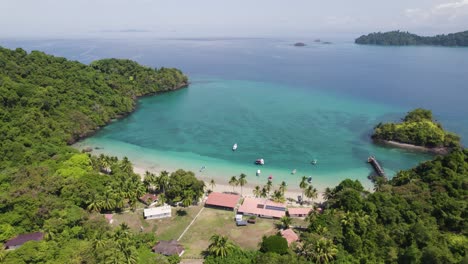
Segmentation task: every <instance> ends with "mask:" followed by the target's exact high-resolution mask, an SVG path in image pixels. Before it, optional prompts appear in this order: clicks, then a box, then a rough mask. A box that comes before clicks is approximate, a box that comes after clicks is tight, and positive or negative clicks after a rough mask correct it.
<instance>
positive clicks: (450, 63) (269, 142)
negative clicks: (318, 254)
mask: <svg viewBox="0 0 468 264" xmlns="http://www.w3.org/2000/svg"><path fill="white" fill-rule="evenodd" d="M296 41H303V42H306V43H307V46H306V47H294V46H293V45H292V44H293V43H294V42H296ZM332 42H333V43H332V44H323V43H316V42H314V41H313V40H307V39H305V40H304V39H300V40H293V39H271V38H269V39H251V38H250V39H238V38H225V39H126V40H117V39H112V40H28V41H27V40H21V41H12V40H0V45H1V46H4V47H9V48H16V47H23V48H25V49H26V50H42V51H45V52H47V53H50V54H53V55H57V56H63V57H66V58H68V59H72V60H78V61H81V62H84V63H89V62H91V61H93V60H96V59H100V58H109V57H115V58H129V59H133V60H136V61H138V62H139V63H141V64H144V65H147V66H151V67H163V66H164V67H177V68H179V69H181V70H183V71H184V72H185V73H186V74H187V75H188V76H189V77H190V80H191V85H190V87H189V88H188V89H183V90H179V91H177V92H173V93H169V94H164V95H159V96H154V97H146V98H143V99H140V101H139V107H138V110H137V111H136V112H135V113H134V114H132V115H131V116H130V117H128V118H126V119H123V120H119V121H117V122H114V123H112V124H111V125H109V126H107V127H106V128H104V129H103V130H102V131H101V132H99V133H98V134H96V135H95V136H93V137H92V138H89V139H87V140H85V141H84V142H81V143H80V144H82V146H84V145H91V146H98V147H101V148H102V149H101V150H100V151H103V152H106V153H109V154H113V155H118V156H128V157H129V158H130V159H131V160H132V161H134V162H135V163H136V164H137V165H138V166H143V167H146V168H152V169H155V170H158V169H175V168H185V169H191V170H194V171H196V172H197V174H198V175H199V176H201V177H205V178H207V177H217V178H220V179H227V178H229V177H230V176H232V175H238V174H240V173H241V172H244V173H246V174H247V175H248V180H250V182H262V181H264V180H265V179H266V177H267V176H269V175H273V177H274V179H275V181H276V180H278V181H280V180H286V181H288V182H289V183H291V184H294V185H295V182H296V181H297V180H298V178H299V177H300V176H302V175H312V176H313V177H314V179H315V180H314V181H315V182H316V185H317V186H319V187H324V186H327V185H334V184H337V183H338V182H339V181H341V180H343V179H345V178H353V179H359V180H361V181H363V182H367V179H366V177H367V176H368V175H369V173H370V172H371V168H370V167H369V166H368V165H367V164H366V163H365V160H366V159H367V156H368V155H376V156H377V158H378V159H379V160H380V161H381V162H382V164H383V166H384V168H385V170H386V171H387V172H388V174H390V175H393V174H394V173H395V172H396V171H398V170H401V169H407V168H411V167H413V166H415V165H416V164H418V163H419V162H421V161H424V160H428V159H430V158H431V156H430V155H426V154H421V153H414V152H409V151H404V150H399V149H392V148H384V147H380V146H375V145H373V144H372V143H371V141H370V140H369V134H370V133H371V131H372V128H373V127H374V126H375V125H376V124H377V123H379V122H381V121H397V120H399V118H401V117H403V116H404V115H405V113H406V112H407V111H409V110H411V109H413V108H416V107H424V108H428V109H431V110H432V111H433V113H434V115H435V116H436V118H437V120H438V121H440V122H441V123H442V124H443V126H444V127H445V128H446V129H448V130H450V131H453V132H456V133H458V134H459V135H461V136H462V138H463V142H464V144H465V146H466V145H468V118H467V116H468V104H467V103H466V100H467V98H468V49H467V48H444V47H379V46H360V45H356V44H354V43H353V42H352V40H348V41H343V40H339V41H333V40H332ZM234 143H238V145H239V148H238V150H237V151H235V152H232V151H231V147H232V145H233V144H234ZM257 158H264V159H265V163H266V164H265V165H264V166H263V167H261V168H260V169H261V170H262V173H261V176H259V177H257V176H255V172H256V170H257V169H259V167H257V166H255V165H254V164H253V161H254V160H255V159H257ZM312 159H317V160H318V163H317V165H315V166H314V165H311V164H310V161H311V160H312ZM201 166H206V169H205V170H204V171H203V172H199V171H198V168H200V167H201ZM292 169H297V174H296V175H291V174H290V173H289V172H290V171H291V170H292Z"/></svg>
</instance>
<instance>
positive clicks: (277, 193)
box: [272, 190, 285, 203]
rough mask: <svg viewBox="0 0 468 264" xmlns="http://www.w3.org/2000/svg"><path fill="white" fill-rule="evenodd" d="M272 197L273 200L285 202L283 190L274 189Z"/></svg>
mask: <svg viewBox="0 0 468 264" xmlns="http://www.w3.org/2000/svg"><path fill="white" fill-rule="evenodd" d="M272 199H273V201H275V202H278V203H283V202H284V201H285V199H284V195H283V192H281V191H280V190H275V191H273V195H272Z"/></svg>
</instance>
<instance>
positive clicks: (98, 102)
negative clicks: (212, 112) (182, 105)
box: [0, 48, 188, 263]
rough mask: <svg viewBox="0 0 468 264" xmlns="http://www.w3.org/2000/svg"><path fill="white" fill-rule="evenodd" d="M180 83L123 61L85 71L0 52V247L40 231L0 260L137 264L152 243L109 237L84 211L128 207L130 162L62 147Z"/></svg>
mask: <svg viewBox="0 0 468 264" xmlns="http://www.w3.org/2000/svg"><path fill="white" fill-rule="evenodd" d="M187 83H188V81H187V77H186V76H185V75H183V74H182V73H181V72H180V71H179V70H177V69H165V68H160V69H151V68H148V67H143V66H141V65H138V64H137V63H135V62H133V61H129V60H117V59H107V60H101V61H96V62H93V63H92V64H91V65H90V66H88V65H84V64H82V63H79V62H76V61H68V60H66V59H65V58H59V57H54V56H50V55H46V54H44V53H42V52H38V51H33V52H31V53H30V54H28V53H27V52H26V51H24V50H22V49H16V50H9V49H4V48H0V244H1V243H3V242H5V241H6V240H8V239H11V238H13V237H15V236H16V235H17V234H22V233H27V232H32V231H43V232H45V234H46V239H45V241H43V242H40V243H32V244H26V245H24V246H22V247H21V248H20V249H17V250H15V251H13V252H9V253H8V254H6V252H4V251H3V247H2V246H0V262H2V261H4V262H5V263H102V262H103V261H104V259H106V260H109V261H110V260H112V259H113V260H115V261H114V262H112V263H122V262H125V263H137V262H139V263H141V262H142V260H141V259H143V258H144V256H145V254H150V253H151V252H150V250H149V246H150V245H151V244H152V243H154V239H155V238H154V236H148V235H143V234H141V235H134V234H132V233H131V232H129V230H128V229H127V228H126V226H121V227H120V228H119V229H118V230H114V231H111V230H110V227H109V225H108V224H107V223H106V222H105V220H104V218H103V217H102V216H99V217H98V216H96V215H94V214H90V212H92V211H102V212H106V211H118V210H122V209H123V208H131V207H132V206H134V205H135V203H136V199H137V197H139V195H141V194H142V193H143V192H145V188H144V186H143V184H142V182H141V181H140V178H139V176H137V175H135V174H134V173H133V170H132V165H131V163H130V162H129V161H128V160H127V159H123V160H121V161H119V160H117V158H113V157H105V156H101V157H99V158H98V157H93V156H89V155H88V154H80V153H78V151H76V150H75V149H73V148H71V147H68V146H67V143H70V142H74V141H75V140H77V139H78V138H79V137H81V136H83V135H87V134H88V133H90V132H92V131H94V130H95V129H97V128H98V127H100V126H103V125H105V124H106V123H108V122H109V121H110V120H111V119H113V118H117V117H119V116H122V115H126V114H128V113H130V112H131V111H132V110H133V109H134V108H135V103H136V102H135V99H136V97H137V96H141V95H145V94H151V93H156V92H161V91H168V90H172V89H176V88H180V87H183V86H186V85H187ZM179 174H184V172H181V173H179ZM141 248H143V250H140V249H141ZM149 257H150V258H151V260H152V262H151V263H153V262H154V259H155V258H154V255H150V256H149ZM70 261H71V262H70Z"/></svg>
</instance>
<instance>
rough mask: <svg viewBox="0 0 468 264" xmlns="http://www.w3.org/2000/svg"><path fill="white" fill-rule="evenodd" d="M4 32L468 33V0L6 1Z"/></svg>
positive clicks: (0, 21) (0, 26) (1, 20)
mask: <svg viewBox="0 0 468 264" xmlns="http://www.w3.org/2000/svg"><path fill="white" fill-rule="evenodd" d="M0 7H1V15H0V37H3V38H5V37H13V38H20V37H25V38H33V37H34V38H35V37H44V38H47V37H64V38H66V37H83V36H87V37H106V36H118V35H123V34H124V35H135V36H151V37H296V36H311V37H313V36H314V35H317V34H330V35H334V34H336V35H341V34H344V35H346V34H350V35H351V34H355V35H356V34H358V35H359V34H365V33H369V32H376V31H389V30H396V29H399V30H404V31H411V32H414V33H417V34H423V35H431V34H440V33H450V32H458V31H464V30H468V0H320V1H317V0H289V1H286V0H231V1H226V0H224V1H223V0H164V1H161V0H74V1H71V0H40V1H39V0H0Z"/></svg>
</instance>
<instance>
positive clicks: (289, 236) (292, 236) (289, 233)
mask: <svg viewBox="0 0 468 264" xmlns="http://www.w3.org/2000/svg"><path fill="white" fill-rule="evenodd" d="M281 236H282V237H284V238H285V239H286V241H288V245H291V243H292V242H296V241H297V240H299V236H298V235H297V234H296V233H294V231H293V230H292V229H291V228H288V229H286V230H282V231H281Z"/></svg>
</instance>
